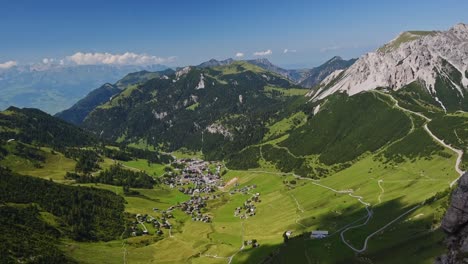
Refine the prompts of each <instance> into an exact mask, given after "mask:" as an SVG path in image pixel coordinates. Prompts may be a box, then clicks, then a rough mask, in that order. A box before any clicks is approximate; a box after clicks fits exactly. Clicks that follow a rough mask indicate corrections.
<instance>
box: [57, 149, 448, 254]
mask: <svg viewBox="0 0 468 264" xmlns="http://www.w3.org/2000/svg"><path fill="white" fill-rule="evenodd" d="M447 154H448V155H449V156H450V158H443V157H440V156H434V158H433V159H432V160H430V161H428V160H424V159H423V160H418V162H416V163H413V162H405V163H402V164H399V165H398V166H392V167H390V166H386V165H385V164H383V163H380V162H379V161H377V160H375V159H374V158H373V157H372V156H369V157H367V158H365V159H362V160H361V161H359V162H357V163H356V164H355V165H353V166H352V167H350V168H348V169H345V170H343V171H341V172H339V173H337V174H335V175H333V176H330V177H328V178H326V179H324V180H322V181H320V184H323V185H326V186H330V187H332V188H334V189H338V190H341V189H354V190H355V194H356V195H361V196H363V197H364V200H365V201H366V202H369V203H371V204H372V205H373V206H374V211H375V214H374V217H373V218H372V220H371V221H370V222H369V226H367V227H365V228H362V229H356V230H353V231H349V232H348V233H347V234H346V235H347V238H348V239H349V240H350V241H351V243H353V245H356V246H359V245H360V244H362V241H363V238H364V237H365V236H366V235H367V234H369V233H371V232H373V230H376V229H378V228H380V227H381V226H382V225H384V224H385V223H387V222H388V221H389V220H390V219H393V218H395V217H396V216H398V215H400V214H401V213H403V212H404V211H405V210H407V209H408V208H409V207H410V206H414V205H415V204H418V203H420V202H422V201H424V200H425V199H427V198H429V197H431V196H433V195H434V194H435V193H436V192H438V191H441V190H444V189H445V188H447V187H448V184H449V183H450V181H451V180H453V179H454V178H455V177H456V174H455V173H454V172H453V171H452V165H451V164H452V163H453V162H454V159H455V158H454V156H453V155H450V153H447ZM369 168H372V170H371V172H370V173H369ZM225 177H226V180H228V179H231V178H233V177H237V178H238V179H239V182H240V183H241V186H243V185H251V184H257V185H258V188H257V189H256V190H255V191H254V192H259V193H261V199H262V202H261V203H259V204H258V207H257V208H258V209H257V212H258V214H257V215H256V216H254V217H252V218H250V219H247V220H245V221H243V223H242V220H240V219H238V218H236V217H234V216H233V211H234V208H235V207H237V206H239V205H241V204H242V203H243V201H245V200H246V199H248V198H249V197H250V195H242V194H235V195H233V196H230V195H229V194H225V195H224V198H223V199H222V200H221V201H219V202H211V203H210V204H209V207H210V210H209V211H210V212H211V214H212V215H213V216H214V221H213V223H212V224H204V223H197V222H192V221H190V220H188V221H187V218H186V217H185V216H184V215H182V214H178V215H176V219H179V220H182V221H184V223H180V225H179V223H178V224H177V227H176V228H175V229H176V231H174V232H173V237H166V238H165V239H163V240H160V241H158V242H156V243H153V244H149V245H147V246H136V245H134V244H132V241H133V240H136V239H137V238H131V239H128V241H127V243H128V246H127V251H128V254H127V261H128V262H129V263H147V262H149V261H157V262H158V263H183V262H186V261H187V260H188V259H190V260H191V261H192V262H193V263H206V262H207V261H213V262H214V263H223V262H225V261H226V260H225V259H224V260H223V259H212V258H210V257H207V256H205V255H217V256H220V257H227V256H231V255H232V254H234V253H235V252H236V251H237V250H238V249H239V247H240V245H241V242H242V240H243V239H244V240H247V239H257V240H258V241H259V242H260V244H261V245H262V246H261V247H260V248H259V249H248V248H246V250H245V251H242V252H241V253H239V254H238V255H236V257H235V258H234V262H235V263H243V262H248V263H257V262H258V261H260V260H261V259H263V258H265V257H266V256H267V255H268V254H269V252H270V250H272V249H275V248H277V247H278V246H279V245H280V244H281V243H282V233H283V232H284V231H285V230H293V231H294V232H295V234H300V233H301V232H304V231H310V230H314V229H326V230H330V231H331V232H333V231H334V230H337V229H338V228H339V227H341V226H344V225H345V224H347V223H349V222H352V221H354V220H355V219H356V218H359V217H361V216H362V215H364V213H365V211H364V208H363V206H362V205H361V204H360V203H358V202H357V201H356V199H354V198H352V197H350V196H348V195H343V194H341V195H340V194H335V193H333V192H331V191H329V190H327V189H325V188H323V187H320V186H317V185H314V184H313V183H312V182H311V181H307V180H297V184H296V185H295V186H296V187H294V188H292V189H290V188H289V187H287V186H286V185H284V184H283V180H292V179H293V178H292V176H281V174H276V173H274V172H273V173H266V172H255V171H250V172H249V171H229V173H228V174H227V175H226V176H225ZM350 178H352V179H353V181H349V180H347V179H350ZM380 179H382V180H383V188H384V189H385V192H384V194H383V195H381V203H379V200H378V197H379V195H380V194H381V190H380V188H379V187H378V185H377V180H380ZM98 187H102V188H109V189H111V190H112V189H115V187H113V186H103V185H99V186H98ZM116 191H117V192H120V191H121V190H120V189H116ZM138 191H140V192H141V193H142V194H143V195H144V196H145V197H126V200H127V202H128V204H127V211H129V212H132V213H149V214H152V211H151V208H152V207H159V208H167V207H168V206H170V205H171V203H175V202H177V201H183V198H184V197H179V196H178V194H177V191H175V192H174V190H167V189H166V190H163V189H155V190H145V193H143V190H138ZM294 198H295V199H296V200H297V202H298V204H299V207H298V206H297V204H296V202H295V200H294ZM150 199H159V201H152V200H150ZM431 206H433V205H431ZM278 208H281V210H277V209H278ZM298 208H300V209H302V210H303V211H301V210H300V209H298ZM421 214H422V215H421ZM433 214H434V210H431V209H430V208H429V206H425V207H422V208H421V209H419V210H417V211H416V212H414V213H413V214H411V216H409V217H410V218H412V219H413V220H407V219H409V218H406V220H405V221H402V222H399V223H397V224H395V225H394V226H392V228H390V229H388V230H390V231H391V232H384V233H383V234H381V235H379V236H377V237H375V238H373V239H371V240H370V247H369V250H368V252H366V256H369V257H370V258H372V259H375V260H379V261H381V260H383V258H382V256H381V251H382V250H385V249H389V248H392V247H393V245H394V244H398V243H401V241H413V242H414V241H418V244H420V243H419V242H422V241H427V239H429V238H431V239H432V240H431V241H436V242H437V241H440V239H441V237H440V236H439V235H438V233H437V232H436V233H434V232H430V231H429V229H427V225H429V226H430V225H431V223H432V220H433V218H434V215H433ZM416 216H417V217H416ZM296 221H297V222H296ZM298 223H300V224H298ZM242 226H243V227H244V231H243V232H242ZM304 226H305V227H304ZM394 227H397V228H394ZM242 233H243V234H244V237H243V238H242ZM303 242H304V241H303V240H302V239H300V240H298V241H294V242H293V243H298V247H287V248H286V251H281V252H280V255H279V256H280V258H281V256H282V255H284V256H287V258H288V259H289V260H290V261H291V260H294V261H295V262H296V263H301V262H305V261H306V259H305V255H304V252H305V251H304V249H305V248H304V247H306V248H307V250H308V252H309V254H310V256H309V257H312V259H320V260H324V259H326V260H328V262H326V263H336V262H337V261H341V260H342V261H345V260H350V259H354V253H353V252H352V251H351V250H349V249H348V248H347V247H345V246H344V245H343V244H342V243H341V242H340V241H339V236H333V237H330V238H329V239H327V240H323V241H305V242H304V243H303ZM330 245H332V246H333V248H334V249H333V252H336V251H335V249H339V250H340V252H341V254H332V253H331V251H330V250H329V249H328V248H329V247H330ZM431 247H432V249H431V251H429V256H427V257H428V259H429V257H432V256H433V255H437V254H438V253H439V252H440V250H441V248H442V246H439V245H438V244H435V245H432V246H431ZM65 248H66V249H67V250H68V251H67V252H68V253H69V254H70V255H71V256H73V257H75V258H76V259H77V260H79V261H80V260H87V261H88V263H92V262H93V261H98V259H97V258H98V257H99V255H102V254H97V253H98V252H103V253H105V254H106V255H108V256H114V257H112V258H108V259H107V262H108V263H119V262H121V261H122V257H123V254H122V244H121V243H117V242H115V241H113V242H109V243H98V244H94V243H91V244H90V243H74V242H73V243H72V242H69V244H68V246H67V247H65ZM417 249H418V248H417V246H416V245H414V244H413V243H411V246H408V247H406V248H400V247H398V250H399V251H401V255H399V256H396V257H401V258H402V259H400V260H402V261H403V260H404V258H406V257H407V255H408V254H413V253H414V251H416V250H417ZM291 250H292V251H291ZM295 250H299V251H300V252H295ZM200 252H201V253H202V254H201V256H200V254H199V253H200ZM425 252H426V253H427V252H428V251H425ZM90 256H96V259H94V257H92V259H91V260H90ZM393 259H394V260H395V258H393ZM216 261H217V262H216ZM379 263H380V262H379Z"/></svg>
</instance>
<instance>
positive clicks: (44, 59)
mask: <svg viewBox="0 0 468 264" xmlns="http://www.w3.org/2000/svg"><path fill="white" fill-rule="evenodd" d="M52 62H55V59H53V58H43V59H42V63H44V64H49V63H52Z"/></svg>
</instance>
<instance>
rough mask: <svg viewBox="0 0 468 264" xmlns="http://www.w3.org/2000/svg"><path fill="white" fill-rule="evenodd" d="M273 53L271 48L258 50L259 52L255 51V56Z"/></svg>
mask: <svg viewBox="0 0 468 264" xmlns="http://www.w3.org/2000/svg"><path fill="white" fill-rule="evenodd" d="M271 54H273V52H272V51H271V49H269V50H265V51H257V52H254V54H253V55H254V56H268V55H271Z"/></svg>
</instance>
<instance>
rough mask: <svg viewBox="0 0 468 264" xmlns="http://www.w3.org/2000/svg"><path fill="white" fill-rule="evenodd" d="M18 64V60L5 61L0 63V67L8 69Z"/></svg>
mask: <svg viewBox="0 0 468 264" xmlns="http://www.w3.org/2000/svg"><path fill="white" fill-rule="evenodd" d="M17 64H18V63H17V62H16V61H7V62H4V63H0V69H4V70H6V69H9V68H11V67H14V66H16V65H17Z"/></svg>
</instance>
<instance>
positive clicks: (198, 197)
mask: <svg viewBox="0 0 468 264" xmlns="http://www.w3.org/2000/svg"><path fill="white" fill-rule="evenodd" d="M172 165H173V167H174V170H171V171H168V172H166V173H165V174H164V175H163V176H162V177H161V178H162V184H164V185H166V186H168V187H169V188H171V189H174V188H177V190H178V191H179V192H181V193H184V194H186V195H189V196H190V199H189V200H187V201H184V202H182V203H178V204H176V205H172V206H170V207H169V208H167V209H166V210H160V209H158V208H153V212H154V214H155V215H156V216H151V215H147V214H145V215H142V214H137V215H136V219H135V221H134V222H133V225H132V227H131V230H132V233H131V235H132V236H140V235H148V234H149V231H148V229H147V228H146V226H145V223H146V224H151V225H152V226H153V227H154V228H155V230H156V232H155V233H156V234H158V235H162V234H164V232H163V231H162V229H168V230H169V232H170V230H171V229H172V225H171V223H170V222H169V220H168V219H171V218H174V215H173V213H172V212H173V211H174V210H177V209H178V210H181V211H182V212H184V213H185V214H187V215H189V216H190V217H191V219H192V221H200V222H204V223H210V222H211V221H212V216H210V215H209V214H207V213H206V212H207V209H206V206H207V201H208V200H215V199H219V198H220V197H221V194H220V193H216V191H217V190H219V189H220V188H222V187H224V182H223V180H222V179H221V164H220V163H217V162H207V161H202V160H195V159H178V160H176V161H174V163H173V164H172Z"/></svg>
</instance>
